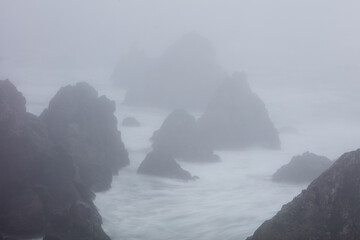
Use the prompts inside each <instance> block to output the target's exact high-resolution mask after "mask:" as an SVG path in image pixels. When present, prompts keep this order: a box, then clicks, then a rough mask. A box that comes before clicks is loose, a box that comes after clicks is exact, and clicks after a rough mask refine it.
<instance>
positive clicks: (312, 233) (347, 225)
mask: <svg viewBox="0 0 360 240" xmlns="http://www.w3.org/2000/svg"><path fill="white" fill-rule="evenodd" d="M359 172H360V150H357V151H353V152H349V153H345V154H344V155H342V156H341V157H340V158H339V159H338V160H337V161H336V162H335V163H334V164H333V165H332V166H331V167H330V168H329V169H328V170H326V171H325V172H324V173H323V174H322V175H320V177H318V178H317V179H315V180H314V181H313V182H312V183H311V184H310V185H309V187H308V188H307V189H306V190H304V191H303V192H302V193H301V194H300V195H298V196H297V197H296V198H295V199H294V200H293V201H291V202H290V203H288V204H286V205H284V206H283V207H282V209H281V211H280V212H278V213H277V214H276V215H275V217H273V218H272V219H271V220H268V221H266V222H264V223H263V224H262V225H261V226H260V227H259V228H258V229H257V230H256V231H255V233H254V235H253V236H252V237H250V238H248V240H269V239H271V240H304V239H314V240H342V239H359V238H360V214H359V212H360V174H359Z"/></svg>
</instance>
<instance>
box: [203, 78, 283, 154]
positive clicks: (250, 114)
mask: <svg viewBox="0 0 360 240" xmlns="http://www.w3.org/2000/svg"><path fill="white" fill-rule="evenodd" d="M198 124H199V128H200V131H201V135H202V138H203V140H204V141H208V142H209V143H210V144H211V145H212V146H213V147H214V148H215V149H243V148H247V147H264V148H269V149H279V148H280V140H279V136H278V133H277V130H276V129H275V128H274V125H273V123H272V122H271V120H270V117H269V114H268V112H267V110H266V108H265V105H264V103H263V102H262V101H261V99H260V98H259V97H258V96H257V95H256V94H254V93H253V92H252V91H251V89H250V87H249V84H248V82H247V81H246V77H245V76H244V75H243V74H239V73H236V74H234V75H233V76H232V77H231V78H229V79H227V80H225V81H224V83H223V84H222V85H221V86H220V88H219V89H218V90H217V92H216V93H215V95H214V96H213V98H212V99H211V101H210V103H209V104H208V106H207V108H206V111H205V113H204V114H203V115H202V116H201V118H200V119H199V123H198Z"/></svg>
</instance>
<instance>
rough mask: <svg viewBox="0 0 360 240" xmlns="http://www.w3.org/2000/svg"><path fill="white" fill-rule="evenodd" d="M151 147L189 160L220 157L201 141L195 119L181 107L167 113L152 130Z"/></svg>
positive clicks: (214, 160)
mask: <svg viewBox="0 0 360 240" xmlns="http://www.w3.org/2000/svg"><path fill="white" fill-rule="evenodd" d="M151 140H152V146H153V149H158V150H161V151H163V152H166V153H167V154H169V155H171V156H172V157H174V158H176V159H179V160H184V161H191V162H216V161H219V160H220V158H219V157H218V156H217V155H215V154H214V153H213V150H212V148H211V146H210V145H207V142H204V141H202V139H201V138H200V135H199V130H198V126H197V123H196V119H195V118H194V117H193V116H191V115H190V114H189V113H187V112H186V111H185V110H183V109H177V110H175V111H173V112H171V113H170V114H169V116H168V117H167V118H166V119H165V120H164V122H163V124H162V125H161V127H160V129H158V130H157V131H155V132H154V134H153V136H152V138H151Z"/></svg>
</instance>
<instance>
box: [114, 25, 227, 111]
mask: <svg viewBox="0 0 360 240" xmlns="http://www.w3.org/2000/svg"><path fill="white" fill-rule="evenodd" d="M140 62H141V61H140ZM119 67H120V68H122V69H123V68H124V67H121V66H119ZM141 71H145V73H142V74H139V73H138V72H141ZM139 75H141V76H142V78H143V79H141V78H139V77H135V79H134V82H133V83H132V84H128V85H125V87H127V90H128V91H127V93H126V98H125V100H124V103H125V104H128V105H135V106H145V107H147V106H150V107H157V108H165V109H171V110H172V109H176V108H185V109H190V110H192V109H197V110H203V109H204V108H205V107H206V103H207V102H208V100H209V98H210V96H211V94H212V93H213V92H214V91H215V90H216V88H217V87H218V86H219V85H220V83H221V80H222V79H223V78H224V77H225V76H226V73H225V71H224V69H222V67H220V65H219V64H218V63H217V59H216V53H215V50H214V48H213V46H212V44H211V42H210V41H209V40H208V39H206V38H205V37H203V36H201V35H199V34H197V33H194V32H192V33H189V34H186V35H184V36H183V37H181V38H180V39H179V40H177V41H176V42H175V43H174V44H172V45H171V46H169V48H168V49H167V50H166V51H165V52H164V53H163V54H162V55H161V56H160V57H159V59H157V60H156V61H153V63H152V64H151V65H150V69H149V68H148V67H146V68H144V67H143V66H142V64H139V68H138V69H136V70H135V71H134V74H133V76H139ZM128 78H129V79H132V77H131V76H129V77H128ZM135 80H136V82H135Z"/></svg>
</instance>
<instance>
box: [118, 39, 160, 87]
mask: <svg viewBox="0 0 360 240" xmlns="http://www.w3.org/2000/svg"><path fill="white" fill-rule="evenodd" d="M154 64H155V61H154V60H152V59H151V58H150V57H148V56H147V55H146V53H145V51H142V50H141V49H140V48H139V47H138V46H134V47H132V48H130V49H129V51H128V52H127V53H126V54H125V55H124V56H123V57H122V58H121V59H120V61H119V63H118V64H117V66H116V68H115V70H114V73H113V75H112V80H113V81H114V85H116V86H119V87H122V88H125V89H132V88H133V87H135V88H136V87H138V85H140V84H144V83H145V82H146V81H147V80H148V77H149V75H150V74H151V72H152V71H153V69H154Z"/></svg>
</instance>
